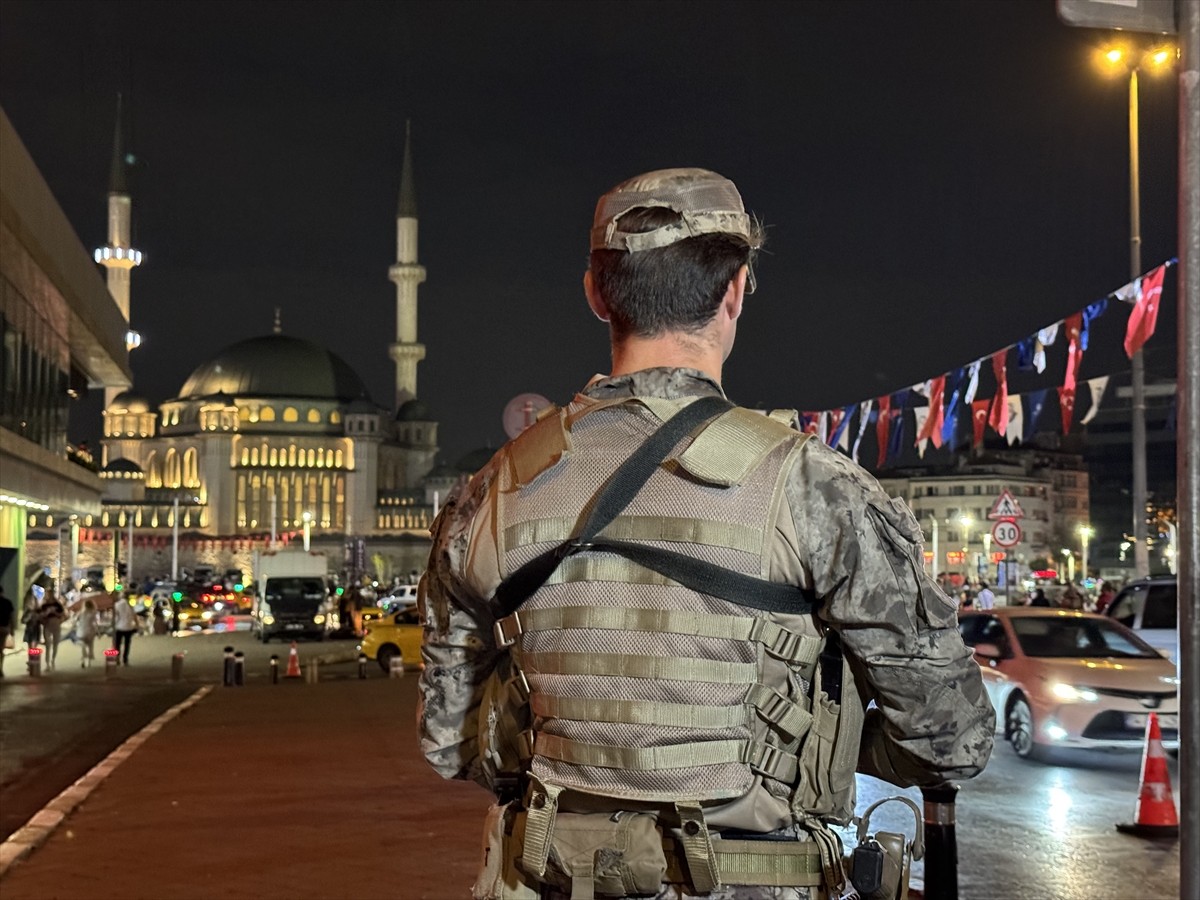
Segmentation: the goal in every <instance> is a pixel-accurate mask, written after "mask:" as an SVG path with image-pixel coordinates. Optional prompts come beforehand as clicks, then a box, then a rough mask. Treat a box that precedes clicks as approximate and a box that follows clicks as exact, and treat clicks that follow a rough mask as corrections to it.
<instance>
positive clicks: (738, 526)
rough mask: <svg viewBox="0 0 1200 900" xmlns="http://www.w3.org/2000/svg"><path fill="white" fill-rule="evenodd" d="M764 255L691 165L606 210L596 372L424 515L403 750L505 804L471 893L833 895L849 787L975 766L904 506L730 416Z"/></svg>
mask: <svg viewBox="0 0 1200 900" xmlns="http://www.w3.org/2000/svg"><path fill="white" fill-rule="evenodd" d="M762 241H763V230H762V228H761V226H760V225H759V223H758V222H757V221H756V220H755V219H754V218H752V217H751V216H750V215H748V214H747V213H746V211H745V208H744V206H743V203H742V199H741V196H740V195H739V193H738V191H737V189H736V187H735V186H734V185H733V183H732V182H731V181H729V180H728V179H726V178H723V177H722V176H720V175H718V174H716V173H714V172H711V171H707V170H704V169H667V170H660V171H656V172H650V173H647V174H645V175H642V176H639V177H637V178H634V179H631V180H629V181H626V182H624V183H622V184H620V185H618V186H617V187H615V188H613V189H612V190H611V191H609V192H608V193H606V194H605V195H604V196H602V197H601V198H600V201H599V204H598V205H597V207H596V213H595V219H594V223H593V228H592V231H591V251H592V252H591V258H590V266H589V269H588V271H587V273H586V275H585V276H584V292H585V294H586V297H587V301H588V305H589V306H590V308H591V310H592V312H593V313H594V314H595V315H596V316H597V318H599V319H600V320H601V321H603V322H606V323H607V324H608V327H609V333H610V338H611V349H612V371H611V372H610V374H608V375H606V376H596V377H595V378H593V379H592V380H591V381H589V382H588V383H587V385H586V386H585V387H584V388H583V390H582V391H581V392H580V393H579V394H578V395H576V397H575V398H574V400H572V401H571V402H570V403H569V404H567V405H566V406H565V407H563V408H551V409H549V410H547V411H544V412H543V413H542V414H541V415H540V416H539V418H538V420H537V421H536V422H535V423H533V424H532V425H531V426H530V427H528V428H527V429H526V430H525V431H524V432H523V433H522V434H520V435H519V436H518V437H517V438H515V439H514V440H512V441H511V442H509V443H508V444H506V445H505V446H504V447H503V448H501V449H500V451H499V452H497V453H496V455H495V456H494V457H493V458H492V460H491V462H490V463H488V464H487V465H486V466H485V467H484V468H483V469H482V470H481V471H479V472H478V473H476V475H475V476H474V477H473V478H472V479H471V481H470V483H469V484H468V485H467V486H466V488H465V489H464V490H463V491H462V492H461V493H459V494H458V495H457V496H455V497H454V498H452V500H451V501H450V502H448V504H447V505H446V506H445V508H444V509H443V510H442V512H441V514H440V516H439V517H438V519H437V521H436V522H435V524H434V528H433V546H432V549H431V551H430V557H429V566H428V569H427V571H426V573H425V575H424V577H423V578H422V581H421V587H420V599H421V607H422V610H423V616H424V622H425V641H424V645H423V649H422V654H423V657H424V662H425V668H424V670H423V672H422V674H421V681H420V691H421V698H420V699H421V705H420V713H419V717H420V726H421V743H422V749H423V751H424V754H425V757H426V759H427V760H428V761H429V763H430V764H431V765H432V766H433V768H434V769H435V770H436V771H437V772H439V773H440V774H441V775H443V776H444V777H446V778H461V779H468V780H473V781H476V782H478V783H479V784H481V785H483V786H484V787H486V788H487V789H489V790H490V791H491V792H492V793H493V794H494V795H495V797H496V801H495V804H494V805H493V806H492V807H491V809H490V810H489V813H488V815H487V817H486V820H485V823H484V846H485V852H484V862H483V866H482V868H481V871H480V873H479V876H478V878H477V880H476V883H475V886H474V891H473V893H474V896H475V897H477V898H500V897H523V898H537V897H553V898H559V897H568V896H570V897H575V898H578V897H592V896H598V897H615V896H626V895H633V894H636V895H646V896H658V897H664V898H665V897H673V898H679V897H697V896H702V897H707V898H716V900H724V898H732V897H735V896H736V897H737V898H752V897H753V898H757V897H771V898H782V900H787V898H800V897H809V896H810V895H811V896H814V897H815V896H816V894H817V892H818V890H822V889H823V890H824V891H825V895H828V896H839V897H840V896H849V895H851V893H852V888H851V886H850V876H849V873H848V872H847V867H846V866H845V865H844V863H843V859H842V846H841V842H840V839H839V837H838V834H837V832H835V831H834V830H833V828H832V827H831V826H833V825H835V824H844V823H846V822H848V821H849V819H850V818H851V816H852V815H853V812H854V790H855V770H856V768H857V769H858V770H859V771H862V772H865V773H868V774H871V775H875V776H877V777H880V778H884V779H887V780H889V781H891V782H892V783H894V784H896V785H900V786H908V785H927V784H938V783H941V782H943V781H944V780H946V779H951V778H955V779H957V778H969V777H972V776H973V775H975V774H977V773H978V772H979V771H981V770H982V769H983V767H984V765H985V764H986V762H987V760H988V757H989V755H990V753H991V749H992V742H993V736H994V731H995V718H994V712H993V710H992V706H991V704H990V702H989V701H988V698H987V694H986V693H985V691H984V689H983V684H982V679H981V675H980V671H979V666H978V665H977V664H976V663H975V662H974V661H973V659H972V657H971V653H970V651H969V650H968V649H967V648H966V647H965V646H964V645H963V642H962V639H961V637H960V636H959V632H958V629H957V609H956V604H955V602H954V601H953V600H951V599H950V598H949V597H947V596H946V595H945V594H944V593H943V592H942V590H941V589H940V588H938V586H937V585H936V584H934V583H933V581H931V580H930V579H929V577H928V576H927V575H926V574H925V573H924V565H923V562H924V560H923V551H922V547H921V543H920V541H921V531H920V528H919V527H918V525H917V522H916V521H915V519H914V518H913V515H912V513H911V512H910V511H909V509H908V508H907V507H906V506H905V505H904V504H903V503H902V502H900V501H893V500H892V499H890V498H889V497H888V496H887V494H886V493H884V491H883V490H882V489H881V488H880V486H879V484H878V483H877V482H876V481H875V480H874V479H873V478H871V477H870V476H869V475H867V474H866V473H865V472H864V471H863V470H862V469H860V468H859V467H858V466H857V465H855V464H854V463H852V462H851V461H850V460H849V459H848V458H847V457H846V456H844V455H841V454H839V453H837V452H836V451H835V450H833V449H831V448H829V447H828V446H826V445H824V444H823V443H822V442H821V441H819V440H810V439H809V437H808V436H807V435H805V434H802V433H800V431H799V430H797V428H796V427H795V425H796V424H797V417H796V415H795V413H794V412H784V411H776V412H771V413H765V412H762V411H755V410H750V409H745V408H742V407H738V406H735V405H734V404H733V403H731V402H730V401H729V400H728V399H727V398H726V395H725V391H724V388H723V386H722V375H723V366H724V363H725V361H726V359H727V357H729V355H730V353H731V351H732V350H733V346H734V338H735V335H736V331H737V325H738V321H739V318H740V317H741V315H742V313H743V311H744V310H748V309H749V308H750V301H749V300H748V299H747V298H748V296H749V294H750V293H751V292H752V291H753V289H754V275H753V269H752V267H753V265H754V262H755V258H756V255H757V251H758V249H759V247H761V245H762ZM868 706H870V708H869V709H868ZM880 852H883V851H880ZM865 870H866V866H862V867H860V871H859V876H860V877H865V876H866V875H867V874H868V873H867V872H866V871H865ZM889 896H890V894H889Z"/></svg>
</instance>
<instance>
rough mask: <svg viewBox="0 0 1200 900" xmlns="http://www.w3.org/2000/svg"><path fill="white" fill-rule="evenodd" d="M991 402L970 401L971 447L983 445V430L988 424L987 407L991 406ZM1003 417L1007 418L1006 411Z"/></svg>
mask: <svg viewBox="0 0 1200 900" xmlns="http://www.w3.org/2000/svg"><path fill="white" fill-rule="evenodd" d="M991 402H992V401H991V400H972V401H971V431H972V440H971V446H972V447H978V446H979V445H980V444H982V443H983V429H984V426H985V425H987V423H988V406H990V405H991ZM1004 415H1005V417H1007V416H1008V410H1007V409H1005V411H1004Z"/></svg>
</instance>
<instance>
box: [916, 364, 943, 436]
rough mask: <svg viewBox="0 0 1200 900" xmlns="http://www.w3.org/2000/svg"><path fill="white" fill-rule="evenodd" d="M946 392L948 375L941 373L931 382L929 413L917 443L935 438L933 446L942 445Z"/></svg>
mask: <svg viewBox="0 0 1200 900" xmlns="http://www.w3.org/2000/svg"><path fill="white" fill-rule="evenodd" d="M945 394H946V376H945V375H939V376H938V377H937V378H934V379H931V380H930V382H929V415H927V416H926V417H925V426H924V427H923V428H922V429H921V432H920V434H918V435H917V443H918V444H919V443H921V441H924V440H929V439H932V440H933V446H935V447H939V448H940V447H941V446H942V425H943V424H944V423H945V414H946V411H945V408H944V403H943V398H944V396H945Z"/></svg>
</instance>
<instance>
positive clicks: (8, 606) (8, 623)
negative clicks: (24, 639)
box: [0, 587, 17, 678]
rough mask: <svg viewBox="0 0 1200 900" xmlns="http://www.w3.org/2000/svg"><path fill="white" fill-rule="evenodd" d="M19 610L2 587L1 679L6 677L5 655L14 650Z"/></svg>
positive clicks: (0, 593) (0, 631)
mask: <svg viewBox="0 0 1200 900" xmlns="http://www.w3.org/2000/svg"><path fill="white" fill-rule="evenodd" d="M16 613H17V608H16V607H15V606H13V602H12V601H11V600H9V599H8V596H7V595H6V594H5V593H4V588H3V587H0V678H3V677H4V653H5V651H6V650H11V649H12V648H13V644H14V643H15V642H14V641H13V629H14V628H15V627H16Z"/></svg>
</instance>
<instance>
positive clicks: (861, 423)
mask: <svg viewBox="0 0 1200 900" xmlns="http://www.w3.org/2000/svg"><path fill="white" fill-rule="evenodd" d="M874 402H875V401H874V400H864V401H863V402H862V403H860V404H858V437H856V438H855V439H854V447H853V448H851V450H850V457H851V459H853V460H854V461H855V462H856V463H857V462H858V445H859V444H861V443H862V439H863V435H864V434H866V433H867V425H868V424H870V422H871V404H872V403H874Z"/></svg>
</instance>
